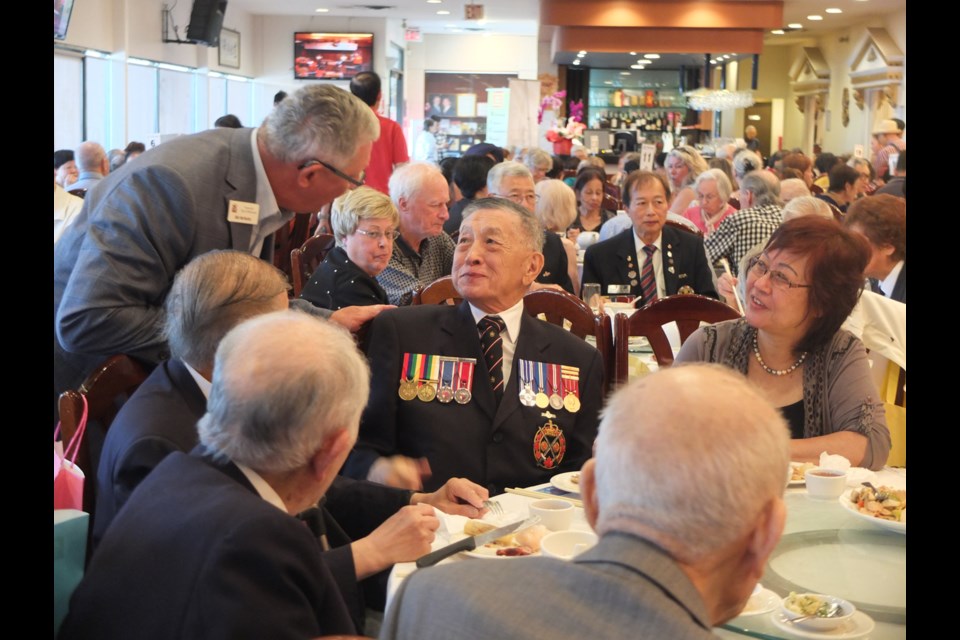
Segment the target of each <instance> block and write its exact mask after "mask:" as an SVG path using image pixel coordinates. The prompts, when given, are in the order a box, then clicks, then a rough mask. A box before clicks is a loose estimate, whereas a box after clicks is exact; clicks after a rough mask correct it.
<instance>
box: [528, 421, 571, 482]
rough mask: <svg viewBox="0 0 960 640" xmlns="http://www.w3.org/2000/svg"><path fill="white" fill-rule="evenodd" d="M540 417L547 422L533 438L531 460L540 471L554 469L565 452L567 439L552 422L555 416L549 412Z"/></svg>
mask: <svg viewBox="0 0 960 640" xmlns="http://www.w3.org/2000/svg"><path fill="white" fill-rule="evenodd" d="M541 415H543V417H545V418H546V419H547V421H546V422H545V423H544V424H543V425H542V426H541V427H540V428H538V429H537V433H536V434H535V435H534V436H533V459H534V460H535V461H536V463H537V466H538V467H540V468H541V469H556V468H557V467H559V466H560V463H561V462H562V461H563V455H564V454H565V453H566V452H567V439H566V438H565V437H564V435H563V430H562V429H560V427H558V426H557V425H556V424H555V423H554V422H553V418H556V417H557V416H555V415H553V414H552V413H550V412H549V411H545V412H543V414H541Z"/></svg>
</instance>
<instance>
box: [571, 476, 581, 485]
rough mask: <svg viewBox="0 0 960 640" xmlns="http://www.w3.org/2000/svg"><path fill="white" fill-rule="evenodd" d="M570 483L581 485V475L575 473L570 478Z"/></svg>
mask: <svg viewBox="0 0 960 640" xmlns="http://www.w3.org/2000/svg"><path fill="white" fill-rule="evenodd" d="M570 482H572V483H573V484H580V474H579V473H575V474H573V475H572V476H570Z"/></svg>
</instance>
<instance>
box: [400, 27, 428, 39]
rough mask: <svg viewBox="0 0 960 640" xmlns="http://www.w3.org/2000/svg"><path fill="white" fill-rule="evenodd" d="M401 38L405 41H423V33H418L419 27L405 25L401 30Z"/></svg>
mask: <svg viewBox="0 0 960 640" xmlns="http://www.w3.org/2000/svg"><path fill="white" fill-rule="evenodd" d="M403 39H404V40H406V41H407V42H423V34H422V33H420V27H407V29H406V30H405V31H404V32H403Z"/></svg>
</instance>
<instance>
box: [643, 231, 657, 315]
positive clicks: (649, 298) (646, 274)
mask: <svg viewBox="0 0 960 640" xmlns="http://www.w3.org/2000/svg"><path fill="white" fill-rule="evenodd" d="M656 250H657V247H656V245H653V244H645V245H643V252H644V253H646V254H647V259H646V261H645V262H644V263H643V271H642V272H641V273H640V291H641V293H642V294H643V306H647V305H648V304H650V303H651V302H656V301H657V276H656V274H654V272H653V254H654V252H655V251H656Z"/></svg>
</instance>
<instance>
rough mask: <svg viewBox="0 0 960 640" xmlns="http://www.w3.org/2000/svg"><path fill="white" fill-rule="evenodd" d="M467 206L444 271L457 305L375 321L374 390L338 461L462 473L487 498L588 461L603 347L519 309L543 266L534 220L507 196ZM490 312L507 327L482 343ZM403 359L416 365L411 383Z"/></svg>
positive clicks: (382, 475) (360, 471) (398, 474)
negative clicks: (348, 450)
mask: <svg viewBox="0 0 960 640" xmlns="http://www.w3.org/2000/svg"><path fill="white" fill-rule="evenodd" d="M466 214H467V216H466V219H465V220H464V222H463V224H462V225H461V228H460V238H459V242H458V244H457V250H456V253H455V254H454V263H453V273H452V277H453V283H454V286H455V287H456V288H457V290H458V291H459V292H460V294H461V295H462V296H463V298H464V302H463V303H462V304H461V305H459V306H456V307H453V306H440V305H436V306H434V305H430V306H416V307H408V308H402V309H397V310H391V311H388V312H386V313H384V314H381V316H379V317H378V318H377V319H376V320H375V321H374V324H373V326H372V328H371V332H370V343H369V348H368V350H367V353H368V357H369V358H370V366H371V371H372V374H373V382H372V392H371V395H370V400H369V402H368V403H367V409H366V411H365V413H364V417H363V423H362V426H361V434H360V439H359V441H358V444H357V446H356V448H355V450H354V452H353V453H352V454H351V458H350V461H349V463H348V465H347V466H346V467H345V472H346V473H347V474H348V475H351V476H352V477H356V478H367V479H369V480H375V481H378V482H383V483H385V484H390V485H393V486H400V487H407V488H417V487H419V486H420V483H421V482H423V485H424V486H425V487H426V488H427V489H431V488H435V487H438V486H440V485H441V484H442V483H443V482H444V481H445V480H447V479H448V478H450V477H452V476H464V477H466V478H468V479H470V480H473V481H474V482H477V483H480V484H481V485H484V486H486V487H487V488H488V490H489V491H490V493H491V494H495V493H500V492H502V491H503V490H504V488H506V487H511V486H526V485H531V484H537V483H540V482H545V481H546V480H548V479H549V478H550V476H552V475H554V474H555V473H557V472H562V471H574V470H577V469H579V468H580V466H581V465H582V464H583V462H584V461H586V459H587V458H589V457H590V451H591V447H592V445H593V439H594V437H595V436H596V427H597V420H598V416H597V414H598V411H599V409H600V405H601V400H602V398H601V387H602V384H603V373H602V371H603V367H602V363H601V358H600V354H599V353H598V352H597V350H596V349H594V348H593V347H591V346H589V345H587V344H586V343H585V342H584V341H582V340H580V339H578V338H576V337H574V336H573V335H571V334H570V333H569V332H567V331H564V330H563V329H561V328H559V327H556V326H553V325H550V324H548V323H545V322H542V321H540V320H537V319H536V318H534V317H532V316H530V315H529V314H526V313H525V312H524V311H523V294H524V293H525V292H526V291H527V290H528V288H529V287H530V285H531V283H532V282H533V280H534V279H535V278H536V276H537V274H538V273H540V270H541V268H542V265H543V255H542V253H541V251H540V249H541V247H542V242H543V231H542V228H541V227H540V224H539V222H538V221H537V219H536V218H535V217H534V216H533V215H532V214H531V213H530V212H529V211H527V210H526V209H524V208H522V207H520V206H518V205H516V204H514V203H512V202H510V201H509V200H506V199H504V198H484V199H480V200H477V201H476V202H475V203H473V204H472V205H470V207H469V208H468V209H467V212H466ZM493 316H496V317H498V318H500V320H501V321H502V322H503V324H504V325H505V326H504V328H502V329H500V331H499V338H494V339H492V340H491V341H490V342H489V343H488V342H486V341H487V340H488V338H487V337H486V336H484V337H483V338H481V337H480V335H479V331H478V322H479V323H481V326H483V323H484V322H487V321H488V320H489V319H490V318H491V317H493ZM484 333H485V334H486V333H489V330H488V329H484ZM498 340H499V341H502V344H500V345H497V344H496V342H497V341H498ZM482 345H486V346H482ZM498 349H500V351H498ZM418 354H420V355H419V357H418ZM495 354H498V355H500V356H501V359H500V362H499V363H498V362H497V358H495V357H494V355H495ZM431 356H432V358H431ZM442 359H445V360H443V361H442ZM488 359H490V360H491V362H488ZM405 361H406V363H407V365H408V366H407V367H406V368H404V364H405ZM428 361H429V362H433V363H434V365H435V366H434V367H431V366H430V365H429V362H428ZM410 362H423V364H424V366H423V367H422V369H423V371H422V372H414V373H413V377H412V380H411V378H410V372H411V371H412V370H413V369H414V368H416V367H415V366H414V365H410ZM431 373H432V374H433V375H431ZM398 385H399V389H398ZM411 390H412V395H411V393H410V392H411ZM538 391H539V392H542V393H543V401H544V406H538V405H537V404H536V400H535V398H534V396H535V395H536V393H537V392H538ZM400 394H402V395H400ZM549 396H556V398H555V404H549V405H548V403H547V400H548V397H549ZM408 398H409V399H408ZM424 459H425V460H426V462H427V464H426V465H424V464H423V462H422V460H424ZM414 460H420V462H419V463H417V462H415V461H414ZM427 469H429V472H427ZM423 472H427V473H423ZM431 474H432V475H431ZM423 476H425V477H423Z"/></svg>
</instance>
